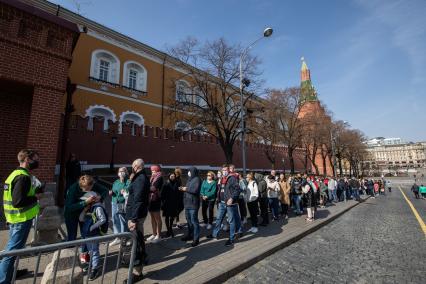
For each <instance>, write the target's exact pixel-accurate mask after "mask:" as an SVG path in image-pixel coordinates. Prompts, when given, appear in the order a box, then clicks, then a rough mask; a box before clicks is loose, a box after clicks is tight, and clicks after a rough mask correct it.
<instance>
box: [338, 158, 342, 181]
mask: <svg viewBox="0 0 426 284" xmlns="http://www.w3.org/2000/svg"><path fill="white" fill-rule="evenodd" d="M337 159H338V162H339V176H340V177H341V176H342V174H343V168H342V159H341V158H340V157H337Z"/></svg>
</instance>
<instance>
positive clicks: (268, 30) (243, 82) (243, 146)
mask: <svg viewBox="0 0 426 284" xmlns="http://www.w3.org/2000/svg"><path fill="white" fill-rule="evenodd" d="M272 32H273V29H272V28H266V29H265V30H264V31H263V36H262V37H260V38H258V39H256V40H255V41H254V42H252V43H251V44H250V45H248V46H247V47H246V48H245V49H244V50H243V52H241V55H240V97H241V105H240V118H241V122H240V124H241V152H242V158H243V176H246V173H247V165H246V143H245V128H246V126H245V122H244V96H243V92H244V87H247V86H248V85H249V84H250V81H249V80H247V79H244V78H243V61H244V58H245V57H246V56H247V53H248V51H249V50H250V48H252V47H253V46H254V45H255V44H256V43H257V42H258V41H259V40H261V39H263V38H266V37H270V36H271V35H272Z"/></svg>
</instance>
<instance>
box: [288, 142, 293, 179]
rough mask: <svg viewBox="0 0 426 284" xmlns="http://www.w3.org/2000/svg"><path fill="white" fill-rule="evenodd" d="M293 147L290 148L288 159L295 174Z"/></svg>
mask: <svg viewBox="0 0 426 284" xmlns="http://www.w3.org/2000/svg"><path fill="white" fill-rule="evenodd" d="M293 151H294V150H293V149H290V148H288V159H289V161H290V171H291V174H292V175H294V158H293Z"/></svg>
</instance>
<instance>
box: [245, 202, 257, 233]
mask: <svg viewBox="0 0 426 284" xmlns="http://www.w3.org/2000/svg"><path fill="white" fill-rule="evenodd" d="M247 207H248V211H249V212H250V220H251V226H252V227H257V215H259V205H258V203H257V200H255V201H252V202H247Z"/></svg>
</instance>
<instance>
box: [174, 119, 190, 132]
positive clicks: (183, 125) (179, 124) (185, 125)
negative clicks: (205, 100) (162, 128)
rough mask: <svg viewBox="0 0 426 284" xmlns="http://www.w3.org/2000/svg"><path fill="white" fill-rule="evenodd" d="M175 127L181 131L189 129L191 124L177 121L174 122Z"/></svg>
mask: <svg viewBox="0 0 426 284" xmlns="http://www.w3.org/2000/svg"><path fill="white" fill-rule="evenodd" d="M175 129H176V130H178V131H181V132H186V131H189V130H190V129H191V126H190V125H189V124H188V122H185V121H178V122H176V124H175Z"/></svg>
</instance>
